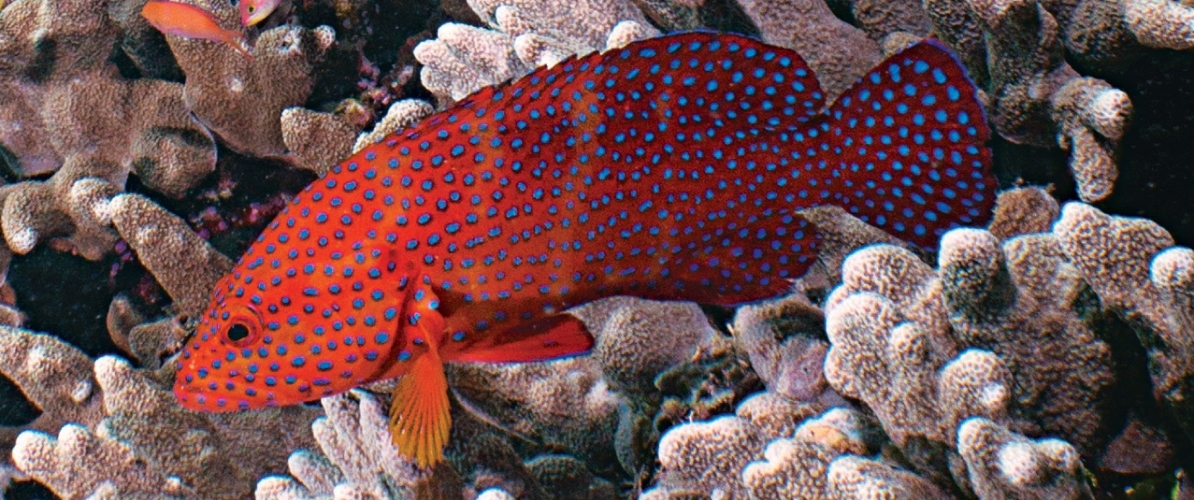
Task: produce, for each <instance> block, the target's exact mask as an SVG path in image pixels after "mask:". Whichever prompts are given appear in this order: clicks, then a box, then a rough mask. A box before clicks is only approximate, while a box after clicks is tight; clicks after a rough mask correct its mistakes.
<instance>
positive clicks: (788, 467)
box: [742, 439, 837, 500]
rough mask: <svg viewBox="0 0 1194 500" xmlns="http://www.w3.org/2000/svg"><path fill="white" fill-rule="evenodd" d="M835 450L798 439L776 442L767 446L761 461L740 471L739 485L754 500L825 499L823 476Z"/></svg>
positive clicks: (834, 455) (825, 488)
mask: <svg viewBox="0 0 1194 500" xmlns="http://www.w3.org/2000/svg"><path fill="white" fill-rule="evenodd" d="M836 456H837V453H835V452H834V450H832V449H829V448H826V447H824V446H821V445H819V444H817V443H812V442H807V441H804V440H798V439H778V440H775V441H772V442H771V443H769V444H768V445H767V449H766V450H764V451H763V461H762V462H756V463H753V464H751V465H750V466H749V467H747V468H746V470H744V471H742V482H744V483H745V484H746V487H747V488H748V489H749V490H750V495H751V497H753V498H760V499H775V500H779V499H781V498H808V499H828V498H829V496H828V495H827V494H826V493H827V492H826V490H827V487H826V484H825V480H826V473H827V472H828V469H829V462H831V461H833V459H834V458H835V457H836Z"/></svg>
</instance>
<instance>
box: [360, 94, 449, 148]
mask: <svg viewBox="0 0 1194 500" xmlns="http://www.w3.org/2000/svg"><path fill="white" fill-rule="evenodd" d="M434 111H435V110H434V108H432V107H431V105H430V104H427V102H426V101H420V100H418V99H404V100H401V101H398V102H395V103H394V104H391V105H390V107H389V109H387V110H386V115H385V116H383V117H382V119H381V120H379V121H378V122H377V124H376V125H375V126H374V127H373V130H370V131H368V132H365V133H363V134H361V135H360V136H358V137H357V141H356V144H354V145H353V146H352V151H353V152H354V153H355V152H357V151H360V150H362V149H365V148H366V147H368V146H369V145H370V144H373V143H376V142H378V141H380V140H382V138H384V137H385V136H387V135H389V134H391V133H393V132H395V131H398V130H401V129H403V128H406V127H409V126H411V125H414V124H415V123H418V121H419V120H422V119H423V118H426V117H428V116H430V115H431V113H432V112H434Z"/></svg>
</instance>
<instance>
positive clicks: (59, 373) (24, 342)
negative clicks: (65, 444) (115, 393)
mask: <svg viewBox="0 0 1194 500" xmlns="http://www.w3.org/2000/svg"><path fill="white" fill-rule="evenodd" d="M0 374H3V375H4V377H5V378H7V379H9V380H11V381H12V382H14V383H15V384H16V385H17V387H20V388H22V392H23V393H24V394H25V397H26V398H28V399H29V400H30V401H31V402H32V403H33V404H34V405H36V406H37V408H39V409H41V411H42V413H41V415H40V416H38V417H37V419H35V420H33V421H32V422H30V423H28V424H26V425H24V426H21V427H17V428H12V427H0V448H3V449H9V448H11V447H12V444H13V442H14V440H15V439H16V436H17V434H18V433H19V432H20V431H22V430H26V429H33V430H40V431H45V432H56V431H57V430H58V429H59V428H61V427H62V426H63V425H64V424H66V423H67V422H75V423H79V424H82V425H92V424H95V423H96V422H99V420H100V419H101V418H102V417H103V408H102V404H103V401H102V399H103V398H102V397H101V396H100V395H99V394H98V393H97V391H96V385H97V384H96V381H95V377H94V376H92V369H91V359H90V358H88V357H87V356H86V355H85V354H83V353H82V352H79V351H78V350H77V349H75V348H73V347H71V346H70V345H69V344H67V343H65V342H62V341H61V340H58V339H57V338H55V337H53V336H50V335H45V334H37V333H33V332H28V331H25V330H21V329H17V328H9V327H3V326H0Z"/></svg>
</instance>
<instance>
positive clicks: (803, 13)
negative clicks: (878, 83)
mask: <svg viewBox="0 0 1194 500" xmlns="http://www.w3.org/2000/svg"><path fill="white" fill-rule="evenodd" d="M740 3H741V5H742V9H743V10H744V11H745V12H746V14H747V15H748V16H750V19H751V20H752V21H754V23H755V25H756V26H758V27H759V31H760V32H761V34H762V39H763V41H765V42H767V43H770V44H774V45H779V46H782V47H787V48H789V49H792V50H795V51H796V52H797V53H799V54H800V56H801V57H803V58H804V60H805V61H806V62H808V65H809V67H810V68H812V70H813V73H814V74H816V75H817V79H818V80H820V82H821V88H822V89H823V90H824V91H825V93H826V96H827V99H829V100H832V99H833V97H835V96H837V95H838V94H840V93H842V92H843V91H845V90H846V89H847V88H849V87H850V85H851V84H853V83H854V80H857V79H858V78H859V77H861V76H862V75H864V74H866V72H867V71H870V70H871V68H873V67H874V66H875V64H876V63H878V62H879V59H880V58H881V54H880V53H879V45H878V44H877V43H876V42H875V41H874V40H871V39H869V38H867V34H866V33H865V32H863V31H862V30H860V29H858V28H855V27H853V26H851V25H849V24H846V23H845V22H844V21H842V20H840V19H838V18H837V17H835V16H834V15H833V12H831V11H830V10H829V6H828V5H826V4H825V2H823V1H821V0H787V1H783V2H775V1H769V0H741V2H740ZM871 5H875V6H878V5H882V2H874V3H873V4H871Z"/></svg>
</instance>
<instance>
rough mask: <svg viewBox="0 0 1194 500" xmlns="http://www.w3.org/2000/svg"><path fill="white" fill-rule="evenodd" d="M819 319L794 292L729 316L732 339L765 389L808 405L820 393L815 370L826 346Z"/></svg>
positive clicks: (819, 376)
mask: <svg viewBox="0 0 1194 500" xmlns="http://www.w3.org/2000/svg"><path fill="white" fill-rule="evenodd" d="M824 322H825V320H824V316H823V314H822V313H821V311H820V310H819V309H817V308H816V307H814V306H813V305H812V304H810V303H809V302H808V299H807V298H805V297H803V296H802V295H799V294H794V295H792V296H789V297H786V298H784V299H781V300H779V301H775V302H772V303H763V304H753V305H747V306H743V307H742V308H740V309H739V310H738V313H737V314H736V315H735V316H734V333H735V335H734V338H735V339H736V340H737V341H738V342H739V344H741V345H742V346H743V347H744V349H745V350H746V352H747V355H748V356H749V357H750V364H751V366H752V367H753V368H754V370H755V372H756V373H758V374H759V378H761V379H763V382H764V383H765V384H767V388H768V390H769V391H771V392H774V393H776V394H780V395H783V396H787V397H790V398H793V399H797V400H804V401H811V400H813V399H816V398H817V397H818V396H820V395H821V393H822V391H824V390H825V387H826V385H825V377H824V375H823V371H822V369H821V367H822V364H823V363H824V360H825V352H826V351H827V349H828V347H829V344H828V343H827V342H825V340H824V336H825V332H824V326H823V325H824Z"/></svg>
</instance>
